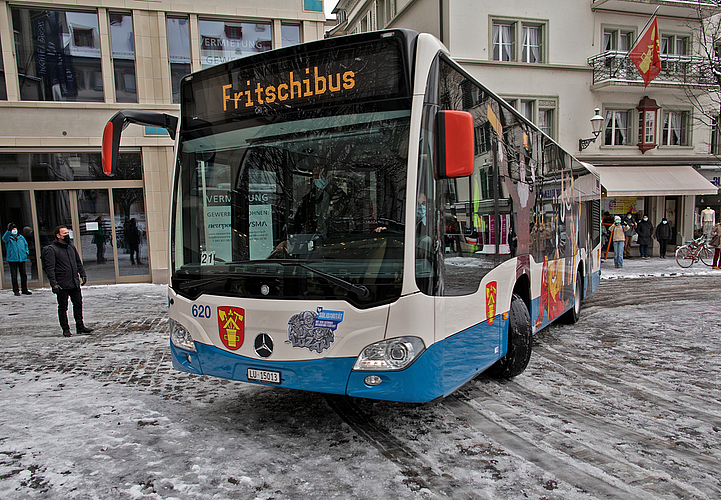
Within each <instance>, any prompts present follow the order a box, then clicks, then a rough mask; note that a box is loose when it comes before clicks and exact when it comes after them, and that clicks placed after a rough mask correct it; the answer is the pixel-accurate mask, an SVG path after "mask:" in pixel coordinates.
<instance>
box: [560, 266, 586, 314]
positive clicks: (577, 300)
mask: <svg viewBox="0 0 721 500" xmlns="http://www.w3.org/2000/svg"><path fill="white" fill-rule="evenodd" d="M582 281H583V280H582V277H581V273H578V276H576V288H575V290H574V293H573V307H572V308H571V309H569V310H568V311H567V312H566V314H564V315H563V321H564V322H565V323H567V324H569V325H574V324H576V323H577V322H578V318H580V317H581V297H583V290H582V289H581V285H582Z"/></svg>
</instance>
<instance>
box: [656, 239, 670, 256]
mask: <svg viewBox="0 0 721 500" xmlns="http://www.w3.org/2000/svg"><path fill="white" fill-rule="evenodd" d="M667 245H668V240H658V246H659V247H660V248H659V257H663V258H664V259H665V258H666V246H667Z"/></svg>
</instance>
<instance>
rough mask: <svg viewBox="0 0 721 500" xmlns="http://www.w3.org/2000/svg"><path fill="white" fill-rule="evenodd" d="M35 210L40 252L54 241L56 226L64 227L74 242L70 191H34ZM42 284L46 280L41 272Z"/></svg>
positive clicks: (46, 281)
mask: <svg viewBox="0 0 721 500" xmlns="http://www.w3.org/2000/svg"><path fill="white" fill-rule="evenodd" d="M35 210H36V212H37V217H38V239H39V241H40V252H41V255H42V250H43V249H44V248H45V247H46V246H48V245H50V244H51V243H52V242H53V240H54V239H55V235H54V234H53V232H54V231H55V227H56V226H61V225H62V226H66V227H67V228H68V229H69V230H70V239H73V240H74V236H75V235H74V233H73V231H72V229H73V215H72V207H71V205H70V191H66V190H58V191H35ZM43 283H48V278H47V276H46V275H45V273H44V272H43Z"/></svg>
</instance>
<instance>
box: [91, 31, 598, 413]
mask: <svg viewBox="0 0 721 500" xmlns="http://www.w3.org/2000/svg"><path fill="white" fill-rule="evenodd" d="M128 123H139V124H145V125H154V126H160V127H165V128H166V129H167V130H168V131H169V133H170V134H171V137H173V138H174V140H175V144H176V155H175V166H174V181H173V188H172V189H173V191H172V206H171V208H170V234H169V261H170V262H169V267H170V269H169V271H170V276H169V287H168V295H169V297H168V304H169V318H170V330H171V333H170V350H171V352H172V362H173V366H174V367H175V368H176V369H178V370H181V371H183V372H189V373H193V374H198V375H201V374H202V375H210V376H214V377H222V378H226V379H231V380H236V381H242V382H250V383H256V384H263V385H266V386H276V387H285V388H292V389H299V390H305V391H313V392H321V393H330V394H340V395H348V396H353V397H361V398H371V399H380V400H391V401H398V402H428V401H432V400H435V399H438V398H442V397H445V396H448V395H449V394H451V393H452V392H453V391H455V390H456V389H458V388H459V387H461V386H462V385H463V384H465V383H466V382H468V381H469V380H471V379H473V378H474V377H476V376H478V375H479V374H481V373H485V374H487V375H488V376H491V377H497V378H510V377H514V376H516V375H519V374H520V373H521V372H523V370H524V369H525V368H526V366H527V364H528V362H529V359H530V357H531V345H532V336H533V335H534V334H535V333H536V332H538V331H539V330H541V329H543V328H545V327H546V326H547V325H549V324H550V323H552V322H554V321H556V320H557V319H563V320H566V321H569V322H571V323H573V322H576V321H577V320H578V318H579V314H580V312H581V301H582V300H583V299H585V298H586V297H588V296H589V295H590V294H591V293H593V291H594V290H595V289H596V287H597V286H598V284H599V278H600V212H599V207H600V181H599V176H598V174H597V173H596V172H595V171H594V170H593V167H592V166H590V165H585V164H583V163H581V162H579V161H578V160H577V159H575V158H574V157H573V156H572V155H570V154H569V153H567V152H566V151H564V150H563V149H562V148H561V147H560V146H559V145H558V144H557V143H555V142H554V141H553V140H552V139H551V138H550V137H549V136H548V135H546V134H545V133H543V132H542V131H541V130H540V129H539V128H538V127H536V126H535V125H534V124H533V123H531V122H530V121H529V120H527V119H526V118H525V117H523V116H522V115H521V114H519V112H518V111H516V110H515V109H514V108H513V107H511V106H510V105H509V104H507V103H506V102H505V101H504V100H503V99H501V98H499V97H498V96H497V95H496V94H494V93H493V92H492V91H491V90H489V89H487V88H486V87H484V85H483V84H482V83H480V82H478V81H477V80H476V79H475V78H474V77H472V76H471V75H470V74H469V73H468V72H466V71H465V70H464V69H463V68H461V67H460V66H459V65H458V64H456V63H455V62H454V61H453V60H452V59H451V58H450V55H449V52H448V50H447V49H446V48H445V47H444V45H443V44H442V43H441V42H439V41H438V40H437V39H436V38H434V37H433V36H431V35H429V34H419V33H416V32H412V31H408V30H387V31H379V32H371V33H363V34H357V35H350V36H346V37H338V38H330V39H325V40H321V41H315V42H310V43H306V44H301V45H295V46H292V47H287V48H282V49H277V50H272V51H268V52H263V53H259V54H257V55H252V56H249V57H245V58H243V59H239V60H236V61H232V62H228V63H225V64H222V65H219V66H215V67H212V68H208V69H205V70H202V71H199V72H196V73H193V74H191V75H188V76H186V77H185V78H184V79H183V80H182V84H181V104H180V117H179V119H178V118H176V117H173V116H169V115H165V114H156V113H151V112H143V111H132V110H131V111H120V112H118V113H117V114H116V115H115V116H114V117H113V118H112V119H111V120H110V121H109V122H108V124H107V125H106V128H105V131H104V134H103V168H104V169H105V170H106V172H108V173H112V171H113V168H114V162H115V159H116V157H117V152H118V147H119V145H120V136H121V130H122V129H123V127H125V126H126V125H127V124H128Z"/></svg>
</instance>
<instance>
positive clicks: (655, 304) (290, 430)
mask: <svg viewBox="0 0 721 500" xmlns="http://www.w3.org/2000/svg"><path fill="white" fill-rule="evenodd" d="M623 278H627V279H623ZM631 278H633V279H631ZM719 296H721V271H714V270H711V269H710V268H707V267H706V266H704V265H703V264H701V263H697V264H695V265H694V266H693V267H692V268H690V269H686V270H684V269H681V268H679V267H678V266H677V265H676V263H675V261H674V260H673V259H666V260H662V259H658V258H656V259H652V260H648V261H644V260H640V259H630V260H627V261H626V262H625V263H624V267H623V268H622V269H615V268H614V267H613V261H612V260H611V259H609V260H607V261H604V262H603V263H602V281H601V286H600V287H599V290H598V291H597V292H596V294H594V296H592V297H591V298H590V299H589V300H587V301H585V302H584V303H583V310H582V313H581V320H580V321H579V323H577V324H576V325H553V326H551V327H549V328H547V329H545V330H543V331H541V332H539V333H538V334H537V335H536V338H535V342H534V353H533V356H532V358H531V363H530V365H529V367H528V369H527V370H526V371H525V372H524V373H523V374H521V375H520V376H518V377H516V378H515V379H514V380H513V381H510V382H498V381H494V380H490V379H487V378H485V377H483V376H481V377H479V378H478V379H476V380H474V381H471V382H469V383H468V384H466V385H465V386H464V387H463V388H461V390H459V391H458V392H457V393H456V394H454V395H453V396H451V397H449V398H446V399H444V400H442V401H440V402H436V403H432V404H425V405H407V404H398V403H386V402H379V401H369V400H357V399H350V398H337V397H326V396H323V395H320V394H310V393H304V392H297V391H291V390H284V389H279V388H272V387H263V386H257V385H249V384H243V383H239V382H230V381H227V380H221V379H213V378H208V377H198V376H192V375H189V374H186V373H180V372H176V371H175V370H174V369H173V368H172V366H171V363H170V356H169V349H168V340H167V315H166V305H167V293H166V288H165V287H163V286H159V285H151V284H136V285H111V286H93V287H88V288H86V289H85V290H84V302H85V317H86V322H87V323H88V324H89V325H91V326H93V327H94V328H96V332H95V333H94V334H93V335H86V336H73V337H71V338H69V339H68V338H63V337H62V336H61V335H60V329H59V327H58V325H57V319H56V312H55V311H56V309H55V297H54V295H53V294H52V293H51V292H50V290H49V289H41V290H36V291H35V293H34V294H33V295H32V296H22V297H15V296H13V295H12V292H11V291H8V290H4V291H2V292H0V318H2V321H1V322H0V338H2V340H3V343H4V351H3V354H2V355H1V356H0V499H2V500H6V499H7V500H10V499H12V500H14V499H86V498H87V499H91V498H92V499H176V498H177V499H231V498H232V499H236V498H238V499H279V500H282V499H305V498H310V497H313V498H316V499H326V498H338V499H347V498H353V499H379V498H380V499H385V498H388V499H394V500H395V499H435V498H463V499H465V498H485V499H517V498H518V499H520V498H532V499H559V500H561V499H563V500H566V499H571V500H573V499H602V498H623V499H627V498H634V499H635V498H648V499H652V498H663V499H670V498H698V499H706V498H708V499H712V498H713V499H718V498H720V497H721V326H720V325H719V317H720V316H721V306H719Z"/></svg>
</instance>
